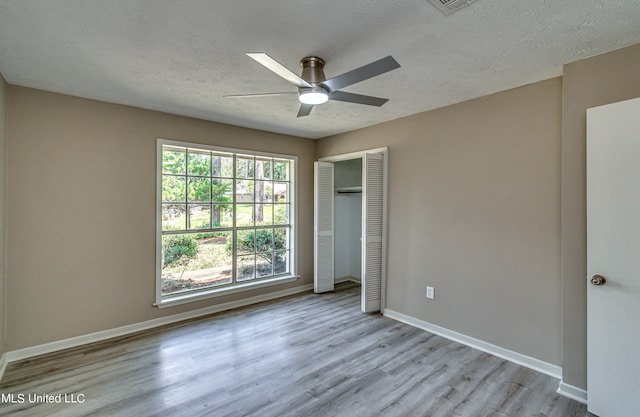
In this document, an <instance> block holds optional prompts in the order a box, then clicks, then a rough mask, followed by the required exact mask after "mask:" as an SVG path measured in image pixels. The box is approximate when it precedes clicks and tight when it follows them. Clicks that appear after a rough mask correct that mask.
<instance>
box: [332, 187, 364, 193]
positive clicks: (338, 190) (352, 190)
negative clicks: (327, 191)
mask: <svg viewBox="0 0 640 417" xmlns="http://www.w3.org/2000/svg"><path fill="white" fill-rule="evenodd" d="M361 192H362V187H361V186H359V185H357V186H355V187H340V188H336V193H338V194H350V193H361Z"/></svg>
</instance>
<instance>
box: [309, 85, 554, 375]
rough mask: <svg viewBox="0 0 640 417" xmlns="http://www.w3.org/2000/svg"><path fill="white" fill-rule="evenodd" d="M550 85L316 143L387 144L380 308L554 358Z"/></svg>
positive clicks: (325, 149)
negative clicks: (431, 294) (430, 292)
mask: <svg viewBox="0 0 640 417" xmlns="http://www.w3.org/2000/svg"><path fill="white" fill-rule="evenodd" d="M561 84H562V83H561V80H560V79H559V78H555V79H550V80H547V81H543V82H539V83H536V84H532V85H528V86H524V87H521V88H517V89H514V90H509V91H505V92H502V93H498V94H495V95H492V96H487V97H483V98H480V99H476V100H472V101H468V102H465V103H461V104H457V105H453V106H450V107H446V108H442V109H439V110H434V111H430V112H426V113H420V114H417V115H414V116H410V117H406V118H402V119H398V120H394V121H391V122H387V123H383V124H380V125H377V126H373V127H370V128H366V129H362V130H358V131H354V132H350V133H346V134H342V135H338V136H334V137H330V138H325V139H320V140H319V141H318V143H317V145H318V146H317V150H318V157H324V156H330V155H337V154H341V153H346V152H352V151H356V150H363V149H369V148H375V147H380V146H386V145H388V146H389V175H388V176H389V197H388V201H389V218H388V269H387V277H388V278H387V307H388V308H389V309H392V310H395V311H398V312H401V313H404V314H408V315H410V316H413V317H416V318H418V319H421V320H425V321H428V322H431V323H434V324H436V325H439V326H443V327H446V328H448V329H451V330H455V331H458V332H460V333H463V334H466V335H469V336H472V337H475V338H478V339H481V340H484V341H486V342H489V343H493V344H496V345H499V346H501V347H504V348H507V349H510V350H513V351H516V352H519V353H522V354H525V355H529V356H532V357H534V358H537V359H540V360H543V361H546V362H549V363H552V364H555V365H560V364H561V323H560V146H561V123H562V121H561V102H562V101H561V92H562V86H561ZM427 284H429V285H432V286H434V287H435V295H436V297H435V300H434V301H430V300H427V299H426V298H425V295H424V294H425V289H426V286H427Z"/></svg>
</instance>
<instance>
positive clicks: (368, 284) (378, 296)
mask: <svg viewBox="0 0 640 417" xmlns="http://www.w3.org/2000/svg"><path fill="white" fill-rule="evenodd" d="M363 162H364V169H363V172H364V178H363V184H364V187H363V192H364V198H363V203H364V216H363V237H364V241H363V256H362V272H363V277H362V311H364V312H365V313H371V312H375V311H380V309H381V307H382V291H383V288H382V282H383V274H384V270H385V265H384V247H385V245H384V237H385V236H384V235H385V231H384V228H385V224H384V211H385V195H384V194H385V187H384V186H385V184H384V181H385V178H384V177H385V172H384V170H385V166H384V154H377V153H376V154H365V157H364V159H363Z"/></svg>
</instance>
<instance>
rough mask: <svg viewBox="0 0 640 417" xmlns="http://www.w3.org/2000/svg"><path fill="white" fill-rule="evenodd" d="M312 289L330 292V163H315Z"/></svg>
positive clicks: (331, 164) (331, 268) (331, 282)
mask: <svg viewBox="0 0 640 417" xmlns="http://www.w3.org/2000/svg"><path fill="white" fill-rule="evenodd" d="M314 180H315V186H314V216H313V226H314V233H313V244H314V257H313V290H314V291H315V292H316V293H321V292H327V291H333V278H334V276H333V275H334V272H333V163H331V162H316V163H315V164H314Z"/></svg>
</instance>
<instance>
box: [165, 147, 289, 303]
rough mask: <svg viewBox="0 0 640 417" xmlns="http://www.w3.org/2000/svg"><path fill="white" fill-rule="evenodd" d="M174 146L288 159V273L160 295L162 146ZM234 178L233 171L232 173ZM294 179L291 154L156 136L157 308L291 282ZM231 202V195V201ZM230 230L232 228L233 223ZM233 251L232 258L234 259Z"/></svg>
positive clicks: (234, 227)
mask: <svg viewBox="0 0 640 417" xmlns="http://www.w3.org/2000/svg"><path fill="white" fill-rule="evenodd" d="M167 145H168V146H178V147H187V148H195V149H202V150H206V151H213V152H225V153H232V154H239V155H250V156H254V157H267V158H282V159H288V160H290V161H291V165H293V166H292V167H290V169H289V173H290V174H289V175H290V177H291V178H290V181H289V199H290V206H289V225H290V228H291V229H290V230H291V231H290V233H289V240H290V244H289V247H290V249H289V265H290V266H289V274H287V275H278V276H275V277H270V278H263V279H258V280H255V281H247V282H240V283H234V284H229V285H225V286H224V287H214V288H207V289H202V290H194V291H190V292H183V293H178V294H173V295H165V296H163V295H162V148H163V146H167ZM234 178H235V172H234ZM297 178H298V157H297V156H295V155H285V154H277V153H269V152H260V151H254V150H248V149H237V148H226V147H220V146H213V145H206V144H201V143H193V142H183V141H176V140H168V139H161V138H159V139H157V145H156V297H155V298H156V302H155V303H154V304H153V305H154V306H156V307H158V308H165V307H171V306H174V305H180V304H184V303H189V302H194V301H199V300H204V299H208V298H212V297H220V296H223V295H228V294H233V293H238V292H242V291H248V290H253V289H257V288H263V287H268V286H272V285H278V284H283V283H286V282H292V281H295V280H297V279H298V278H299V275H298V273H297V271H298V269H297V268H298V266H297V265H298V262H297V260H298V227H297V223H298V209H297V206H298V205H297V194H298V193H297V191H298V189H297ZM233 203H235V194H234V202H233ZM233 229H236V226H235V222H234V226H233ZM235 257H236V254H235V252H234V254H233V258H234V260H235Z"/></svg>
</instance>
